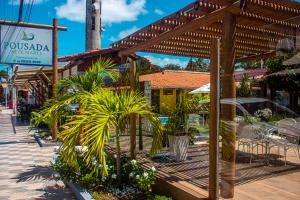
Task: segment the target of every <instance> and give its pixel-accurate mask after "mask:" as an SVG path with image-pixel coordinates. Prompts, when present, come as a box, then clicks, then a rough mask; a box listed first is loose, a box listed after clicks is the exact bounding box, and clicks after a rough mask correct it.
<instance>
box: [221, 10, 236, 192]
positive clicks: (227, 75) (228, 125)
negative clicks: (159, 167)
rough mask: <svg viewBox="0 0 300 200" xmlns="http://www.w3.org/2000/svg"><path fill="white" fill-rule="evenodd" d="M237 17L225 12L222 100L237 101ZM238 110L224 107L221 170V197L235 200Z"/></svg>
mask: <svg viewBox="0 0 300 200" xmlns="http://www.w3.org/2000/svg"><path fill="white" fill-rule="evenodd" d="M236 24H237V23H236V16H235V15H233V14H231V13H229V12H225V14H224V20H223V25H224V28H223V30H224V31H223V38H222V48H223V49H222V61H221V62H222V64H221V66H222V68H223V71H224V73H223V77H222V98H224V99H235V98H236V88H235V87H236V86H235V78H234V69H235V68H234V64H235V48H234V46H235V36H236ZM235 113H236V108H235V106H234V105H230V104H224V105H222V111H221V119H222V125H221V127H222V130H221V131H222V169H221V196H222V197H224V198H233V196H234V178H235V157H236V154H235V142H236V141H235V140H236V131H235V127H234V118H235Z"/></svg>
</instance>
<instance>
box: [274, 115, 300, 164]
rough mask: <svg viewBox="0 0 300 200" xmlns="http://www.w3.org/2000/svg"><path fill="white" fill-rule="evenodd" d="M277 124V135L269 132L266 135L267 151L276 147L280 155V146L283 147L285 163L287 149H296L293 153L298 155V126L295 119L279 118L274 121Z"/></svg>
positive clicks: (299, 131) (299, 127)
mask: <svg viewBox="0 0 300 200" xmlns="http://www.w3.org/2000/svg"><path fill="white" fill-rule="evenodd" d="M276 126H277V135H276V134H271V135H269V136H268V140H269V143H270V145H269V147H268V151H269V153H270V151H271V148H273V147H277V148H278V156H279V157H280V148H283V157H284V162H285V165H286V157H287V152H288V150H289V149H293V150H294V151H295V150H296V149H297V152H296V151H295V153H296V154H297V155H298V157H300V154H299V148H300V146H299V140H300V130H299V129H300V126H299V124H298V123H297V121H296V120H295V119H292V118H286V119H283V120H280V121H279V122H277V123H276Z"/></svg>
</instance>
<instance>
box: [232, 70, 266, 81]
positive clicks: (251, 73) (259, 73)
mask: <svg viewBox="0 0 300 200" xmlns="http://www.w3.org/2000/svg"><path fill="white" fill-rule="evenodd" d="M267 72H268V69H249V70H244V71H238V72H235V73H234V77H235V80H236V81H240V80H241V78H242V77H243V76H244V74H247V76H248V77H249V78H250V79H253V78H254V79H260V78H262V77H264V76H265V75H266V74H267Z"/></svg>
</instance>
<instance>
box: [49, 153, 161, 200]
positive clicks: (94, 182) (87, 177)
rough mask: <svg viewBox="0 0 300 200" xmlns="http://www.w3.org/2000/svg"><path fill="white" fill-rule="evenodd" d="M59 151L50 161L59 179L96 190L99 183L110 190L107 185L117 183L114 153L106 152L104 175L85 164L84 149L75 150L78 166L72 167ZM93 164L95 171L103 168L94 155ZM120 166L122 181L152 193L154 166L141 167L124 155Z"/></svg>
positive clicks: (149, 193)
mask: <svg viewBox="0 0 300 200" xmlns="http://www.w3.org/2000/svg"><path fill="white" fill-rule="evenodd" d="M61 153H62V152H61ZM61 153H60V155H59V156H58V157H57V158H56V159H55V161H54V162H53V163H52V167H53V168H54V170H55V171H56V172H57V173H59V179H60V180H63V181H72V182H74V183H79V184H80V185H81V186H82V187H84V188H86V189H88V190H90V191H95V190H97V188H98V187H99V186H101V185H102V186H104V190H106V191H110V189H109V187H111V186H113V185H117V184H118V182H117V179H116V170H117V166H116V165H117V162H116V156H115V155H113V156H112V155H107V154H106V160H107V168H108V169H109V170H108V174H107V175H105V176H104V175H101V174H99V173H95V171H94V170H92V169H91V168H90V167H89V166H88V165H87V164H86V162H85V161H84V153H85V151H76V154H78V163H79V167H78V168H73V167H72V166H71V165H69V164H68V163H66V162H64V160H63V159H62V156H61ZM93 165H94V166H95V167H96V168H97V171H101V169H102V168H103V165H101V164H100V163H99V161H98V160H97V158H96V157H94V160H93ZM121 166H122V174H123V177H124V179H123V181H122V183H123V184H128V185H135V186H136V187H137V188H139V189H140V190H141V191H143V192H144V193H145V194H146V195H148V196H150V195H151V193H152V189H151V187H152V185H153V184H154V182H155V173H156V169H155V168H154V167H152V168H150V169H143V168H142V167H141V165H140V164H139V163H138V162H137V161H135V160H132V161H129V159H128V158H127V157H126V156H122V159H121ZM100 196H101V195H100ZM105 196H106V195H104V197H105ZM100 199H101V198H100Z"/></svg>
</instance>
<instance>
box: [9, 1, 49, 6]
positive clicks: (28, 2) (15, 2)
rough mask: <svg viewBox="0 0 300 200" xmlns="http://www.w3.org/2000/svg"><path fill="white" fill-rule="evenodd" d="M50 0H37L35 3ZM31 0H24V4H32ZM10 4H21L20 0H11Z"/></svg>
mask: <svg viewBox="0 0 300 200" xmlns="http://www.w3.org/2000/svg"><path fill="white" fill-rule="evenodd" d="M47 1H48V0H35V1H34V2H33V3H34V4H41V3H45V2H47ZM31 2H32V1H31V0H24V4H31ZM9 4H13V5H20V0H13V1H9Z"/></svg>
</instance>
